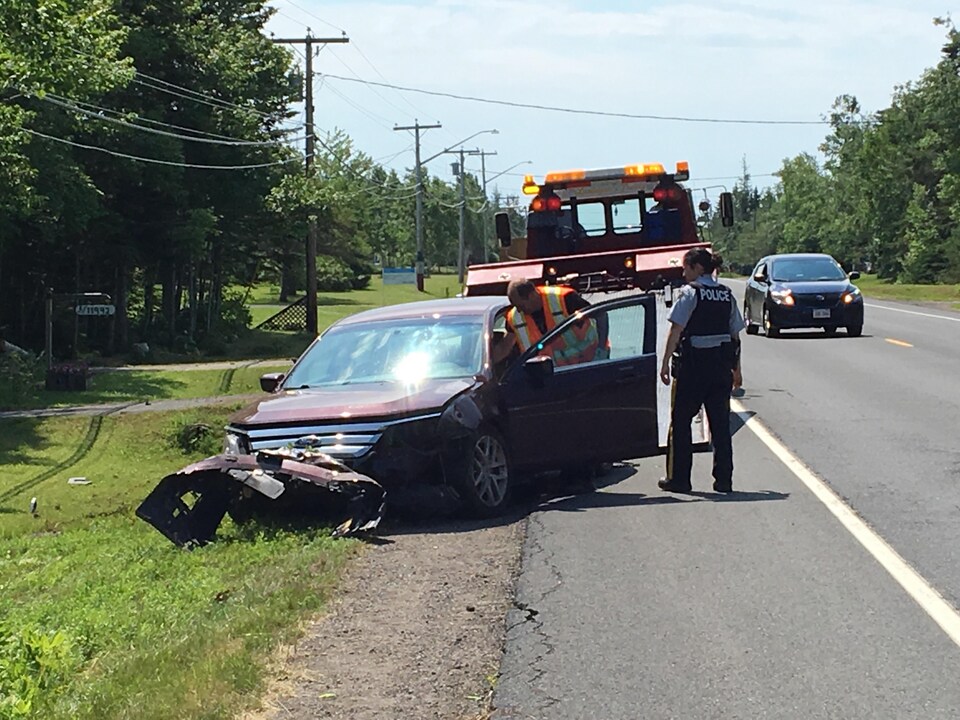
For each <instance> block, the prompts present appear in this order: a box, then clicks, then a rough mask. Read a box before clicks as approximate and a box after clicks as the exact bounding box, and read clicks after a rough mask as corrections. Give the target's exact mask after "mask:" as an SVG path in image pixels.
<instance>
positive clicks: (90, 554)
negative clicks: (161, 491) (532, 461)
mask: <svg viewBox="0 0 960 720" xmlns="http://www.w3.org/2000/svg"><path fill="white" fill-rule="evenodd" d="M232 409H233V408H222V409H204V410H198V411H193V412H191V413H186V414H182V413H144V414H137V415H126V416H122V417H117V416H112V417H106V418H80V417H76V418H55V419H53V418H51V419H43V420H40V419H22V420H19V419H18V420H7V421H2V430H3V432H2V433H0V597H2V598H3V602H2V603H0V718H12V717H23V718H44V719H45V720H46V719H50V720H56V719H59V718H71V719H73V718H78V719H83V718H97V719H111V718H144V719H153V718H156V719H157V720H160V719H161V718H164V719H165V718H173V717H175V718H178V719H184V720H190V719H193V718H197V719H199V718H205V719H207V718H232V717H234V716H235V715H236V714H237V712H238V710H239V709H240V708H242V707H243V706H245V705H248V704H250V703H251V702H252V701H253V699H254V698H255V697H256V695H257V693H258V692H259V690H260V683H261V678H262V677H263V675H264V671H265V658H267V657H268V655H269V653H270V651H271V649H273V648H274V647H275V646H276V644H277V643H278V642H281V641H288V640H290V639H292V638H293V637H294V636H295V635H296V633H297V631H298V628H299V627H300V625H301V623H302V622H303V621H304V620H305V619H306V618H307V617H308V616H310V615H311V614H313V613H315V612H316V611H317V610H318V609H319V608H321V607H322V606H323V604H324V602H325V601H326V599H327V598H328V597H329V595H330V592H331V589H332V588H333V587H334V585H335V583H336V580H337V578H338V576H339V572H340V570H341V568H342V567H343V565H344V563H345V562H346V561H347V560H348V558H349V557H350V556H351V555H352V554H353V553H355V552H356V551H357V549H358V547H359V546H358V544H357V543H356V542H353V541H343V540H332V539H331V538H330V537H329V532H328V531H327V530H325V529H322V528H317V529H312V530H306V531H301V532H297V533H294V532H292V531H285V530H280V529H267V528H264V527H262V526H254V527H237V526H235V525H232V524H231V523H230V522H229V521H225V523H224V524H223V525H222V527H221V531H220V538H219V540H218V541H217V542H215V543H212V544H210V545H208V546H206V547H204V548H200V549H197V550H194V551H184V550H180V549H178V548H176V547H175V546H174V545H173V544H172V543H170V542H169V541H167V540H166V539H165V538H164V537H163V536H162V535H160V534H159V533H158V532H156V531H155V530H154V529H153V528H151V527H150V526H149V525H147V524H146V523H144V522H142V521H140V520H139V519H137V518H136V517H135V516H134V510H135V508H136V506H137V505H138V504H139V502H140V501H141V500H142V499H143V498H144V497H145V495H146V494H147V493H148V492H149V490H150V489H152V488H153V486H154V485H155V484H156V483H157V482H158V481H159V479H160V478H161V477H163V476H164V475H165V474H167V473H169V472H171V471H174V470H176V469H177V468H179V467H181V466H183V465H185V464H187V463H188V462H191V461H193V460H195V459H197V458H199V457H202V456H203V455H205V454H207V453H210V452H214V451H215V450H216V447H217V446H218V444H219V439H220V431H219V428H221V427H222V425H223V424H224V422H225V420H226V418H227V416H228V415H229V413H230V412H231V411H232ZM194 422H203V423H204V424H205V425H207V426H209V427H210V428H212V429H213V431H212V432H211V433H210V435H209V436H208V438H207V439H206V440H205V441H204V444H205V445H206V447H199V448H197V449H195V450H194V451H193V452H192V453H189V454H188V453H184V452H183V450H182V449H181V448H180V447H178V445H177V443H176V441H175V438H176V437H177V435H178V431H179V430H180V429H181V428H182V427H184V425H186V424H188V423H194ZM72 476H83V477H85V478H87V479H88V480H90V481H91V484H89V485H68V484H67V482H66V481H67V479H68V478H69V477H72ZM34 497H35V498H36V499H37V510H36V514H35V515H34V514H31V513H30V511H29V506H30V500H31V498H34ZM27 660H30V661H33V662H36V663H39V664H40V665H41V666H42V667H43V668H44V670H43V673H42V675H41V674H38V673H37V672H36V671H35V667H36V665H31V662H27ZM17 683H19V684H17ZM11 693H13V694H15V695H17V696H19V697H20V698H29V699H31V700H32V707H30V708H29V711H27V708H26V707H24V706H21V709H22V710H24V712H23V713H21V714H17V712H16V710H15V709H13V708H14V706H13V705H9V706H8V705H4V697H5V696H10V694H11Z"/></svg>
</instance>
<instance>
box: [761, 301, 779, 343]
mask: <svg viewBox="0 0 960 720" xmlns="http://www.w3.org/2000/svg"><path fill="white" fill-rule="evenodd" d="M763 332H764V333H765V334H766V336H767V337H768V338H775V337H780V328H778V327H777V326H776V325H774V324H773V320H771V319H770V310H768V309H767V308H763Z"/></svg>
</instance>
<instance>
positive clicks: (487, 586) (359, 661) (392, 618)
mask: <svg viewBox="0 0 960 720" xmlns="http://www.w3.org/2000/svg"><path fill="white" fill-rule="evenodd" d="M523 527H524V522H523V521H522V520H519V519H512V520H508V521H504V522H503V523H502V524H495V525H491V526H487V527H480V526H477V525H476V524H470V523H466V522H446V523H444V524H442V525H435V526H433V527H424V526H420V527H406V528H403V529H401V530H397V531H395V532H393V533H392V534H388V535H387V542H386V543H384V544H381V545H374V546H371V547H369V548H367V549H366V551H365V552H364V553H363V554H362V556H361V557H360V558H358V559H357V560H356V561H355V562H354V564H353V566H352V567H351V569H350V570H349V571H348V573H347V577H346V579H345V582H344V585H343V588H342V590H341V592H340V595H339V597H338V600H336V601H335V602H334V604H333V605H332V606H331V608H330V612H329V613H328V614H327V615H325V616H324V617H322V618H320V619H318V620H316V621H315V622H313V623H312V624H311V625H310V626H309V627H308V628H307V629H306V632H305V635H304V637H303V638H302V639H301V640H300V641H299V642H298V643H297V644H296V645H295V646H294V647H291V648H286V649H284V650H283V651H282V652H281V653H280V656H279V658H278V661H277V663H276V665H275V669H274V671H273V673H272V676H273V677H272V679H271V681H270V687H269V689H268V692H267V694H266V696H265V698H264V700H263V707H262V709H261V710H258V711H257V712H253V713H248V714H247V715H245V716H243V720H307V719H308V718H309V719H311V720H312V719H313V718H333V719H334V720H346V719H347V718H349V719H350V720H374V719H376V720H383V719H384V718H409V719H411V720H418V719H420V718H423V719H424V720H434V719H436V720H459V719H464V718H476V717H482V716H483V715H484V714H485V712H486V709H487V706H488V704H489V700H490V695H491V690H492V687H493V683H494V681H495V677H496V674H497V671H498V668H499V665H500V655H501V652H502V644H503V636H504V625H503V623H504V617H505V616H506V613H507V609H508V608H509V606H510V603H511V601H512V597H513V584H514V579H515V577H516V574H517V572H518V568H519V563H520V546H521V544H522V540H523Z"/></svg>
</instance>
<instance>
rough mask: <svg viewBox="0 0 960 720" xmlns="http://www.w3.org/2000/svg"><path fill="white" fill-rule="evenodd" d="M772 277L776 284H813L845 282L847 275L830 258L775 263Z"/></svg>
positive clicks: (778, 261)
mask: <svg viewBox="0 0 960 720" xmlns="http://www.w3.org/2000/svg"><path fill="white" fill-rule="evenodd" d="M772 277H773V279H774V280H775V281H778V282H804V281H807V282H815V281H817V280H845V279H846V277H847V274H846V273H845V272H844V271H843V268H842V267H840V265H838V264H837V261H836V260H833V259H832V258H799V259H795V260H793V259H792V260H777V261H775V262H774V263H773V272H772Z"/></svg>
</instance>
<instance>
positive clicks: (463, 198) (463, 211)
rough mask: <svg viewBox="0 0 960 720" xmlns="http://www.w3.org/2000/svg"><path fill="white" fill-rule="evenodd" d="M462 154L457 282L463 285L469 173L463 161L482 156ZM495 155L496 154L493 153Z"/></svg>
mask: <svg viewBox="0 0 960 720" xmlns="http://www.w3.org/2000/svg"><path fill="white" fill-rule="evenodd" d="M458 152H459V153H460V165H459V167H458V169H457V171H458V174H459V176H460V244H459V252H458V254H457V280H458V282H459V283H460V284H461V285H463V275H464V266H465V262H464V261H465V259H466V258H465V257H464V255H465V254H466V248H465V244H466V243H465V229H466V228H465V226H466V221H467V190H466V186H467V182H466V178H467V172H466V170H465V169H464V167H463V161H464V156H465V155H480V154H481V151H480V150H464V149H463V148H462V147H461V148H460V150H458ZM491 154H495V153H491Z"/></svg>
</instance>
